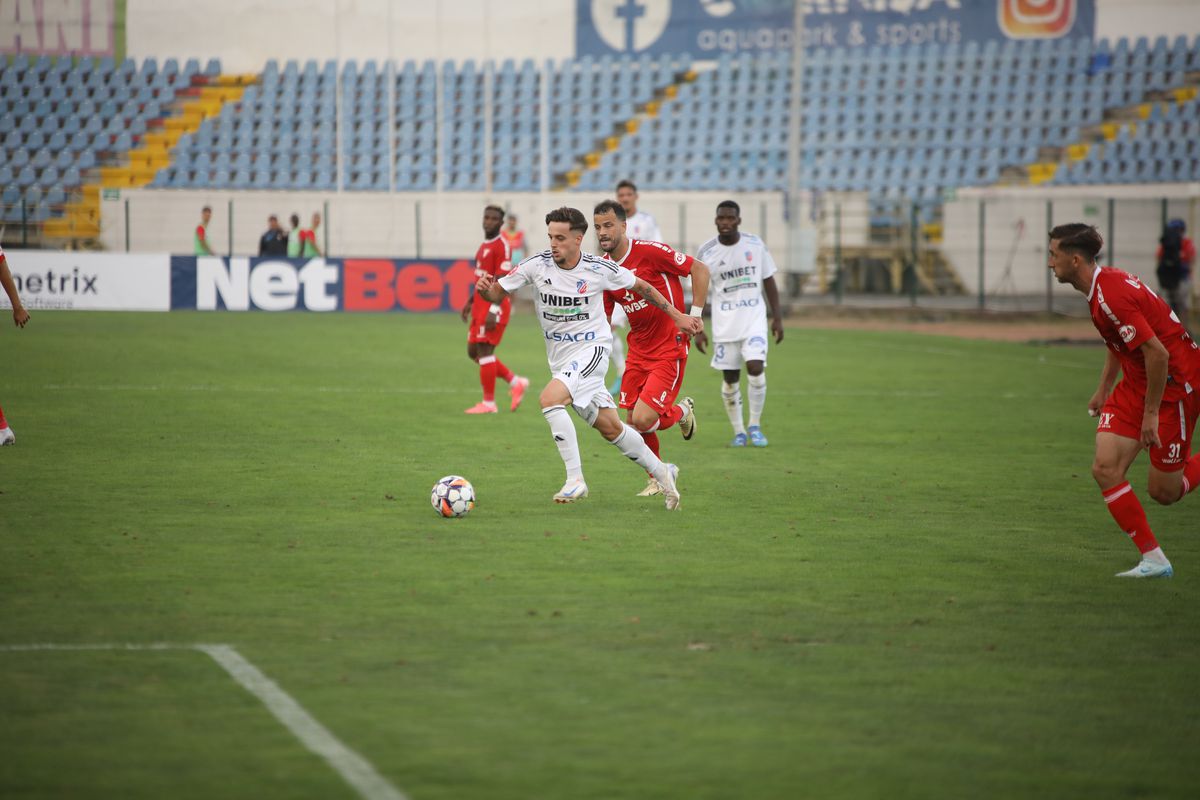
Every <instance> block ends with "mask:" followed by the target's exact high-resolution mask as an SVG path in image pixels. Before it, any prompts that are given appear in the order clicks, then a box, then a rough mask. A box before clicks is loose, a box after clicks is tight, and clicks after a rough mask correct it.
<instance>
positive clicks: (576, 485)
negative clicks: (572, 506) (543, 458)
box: [554, 478, 588, 503]
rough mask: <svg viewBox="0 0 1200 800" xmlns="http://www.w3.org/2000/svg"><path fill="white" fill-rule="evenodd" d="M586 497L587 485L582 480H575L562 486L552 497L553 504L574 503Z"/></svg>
mask: <svg viewBox="0 0 1200 800" xmlns="http://www.w3.org/2000/svg"><path fill="white" fill-rule="evenodd" d="M587 496H588V488H587V484H586V483H584V482H583V480H582V479H580V478H575V479H574V480H568V481H567V482H566V483H564V484H563V487H562V488H561V489H559V490H558V494H556V495H554V502H556V503H574V502H575V501H576V500H582V499H583V498H585V497H587Z"/></svg>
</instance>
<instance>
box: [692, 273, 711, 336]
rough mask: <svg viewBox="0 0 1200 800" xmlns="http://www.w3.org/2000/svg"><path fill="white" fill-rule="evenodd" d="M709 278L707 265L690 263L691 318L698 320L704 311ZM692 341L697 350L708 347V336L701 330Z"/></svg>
mask: <svg viewBox="0 0 1200 800" xmlns="http://www.w3.org/2000/svg"><path fill="white" fill-rule="evenodd" d="M711 277H712V270H710V269H709V268H708V265H707V264H705V263H704V262H703V261H701V260H700V259H695V260H693V261H692V316H694V317H696V318H697V319H699V318H700V312H703V311H704V304H705V303H707V302H708V284H709V280H710V278H711ZM702 324H703V323H702ZM692 340H693V341H694V342H695V343H696V349H697V350H699V351H700V352H701V353H703V352H705V348H706V347H708V335H707V334H706V333H705V332H704V330H703V328H702V329H701V330H700V332H699V333H697V334H696V335H695V336H693V337H692Z"/></svg>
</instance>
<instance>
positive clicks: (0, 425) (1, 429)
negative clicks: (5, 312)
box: [0, 247, 29, 447]
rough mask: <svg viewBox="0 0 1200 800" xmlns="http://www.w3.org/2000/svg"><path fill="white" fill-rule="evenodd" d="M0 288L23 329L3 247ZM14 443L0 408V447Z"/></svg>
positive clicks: (23, 319) (18, 298) (21, 310)
mask: <svg viewBox="0 0 1200 800" xmlns="http://www.w3.org/2000/svg"><path fill="white" fill-rule="evenodd" d="M0 286H3V287H4V293H5V294H7V295H8V302H9V303H10V304H11V305H12V316H13V323H14V324H15V325H16V326H17V327H18V328H24V327H25V323H27V322H29V312H28V311H26V310H25V306H24V305H22V304H21V296H20V294H18V293H17V284H16V282H15V281H13V276H12V271H11V270H10V269H9V268H8V259H7V258H6V257H5V255H4V248H3V247H0ZM16 441H17V437H16V436H15V435H14V434H13V432H12V428H10V427H8V421H7V420H6V419H4V409H2V408H0V447H3V446H4V445H8V444H13V443H15V442H16Z"/></svg>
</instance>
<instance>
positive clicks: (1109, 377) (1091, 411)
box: [1088, 350, 1121, 417]
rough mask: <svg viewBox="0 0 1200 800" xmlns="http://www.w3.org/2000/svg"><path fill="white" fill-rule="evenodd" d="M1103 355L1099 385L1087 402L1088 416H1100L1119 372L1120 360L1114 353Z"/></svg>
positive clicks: (1109, 351)
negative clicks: (1102, 367)
mask: <svg viewBox="0 0 1200 800" xmlns="http://www.w3.org/2000/svg"><path fill="white" fill-rule="evenodd" d="M1105 353H1106V354H1105V358H1104V369H1103V370H1101V371H1100V385H1099V386H1098V387H1096V393H1095V394H1093V395H1092V399H1091V400H1088V415H1089V416H1093V417H1097V416H1099V415H1100V409H1102V408H1104V403H1105V402H1107V400H1108V396H1109V395H1110V394H1112V390H1113V385H1114V384H1115V383H1116V382H1117V375H1118V374H1119V373H1120V372H1121V360H1120V359H1119V358H1117V355H1116V353H1114V352H1113V351H1112V350H1106V351H1105Z"/></svg>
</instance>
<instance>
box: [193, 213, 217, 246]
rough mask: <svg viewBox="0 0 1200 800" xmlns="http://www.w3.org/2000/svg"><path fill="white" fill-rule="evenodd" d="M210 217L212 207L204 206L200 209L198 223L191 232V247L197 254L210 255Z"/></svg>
mask: <svg viewBox="0 0 1200 800" xmlns="http://www.w3.org/2000/svg"><path fill="white" fill-rule="evenodd" d="M211 219H212V207H211V206H205V207H204V208H203V209H201V211H200V224H199V225H197V226H196V231H195V232H194V233H193V234H192V248H193V250H194V251H195V254H196V255H198V256H211V255H213V249H212V248H211V247H210V246H209V244H208V221H209V220H211Z"/></svg>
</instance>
